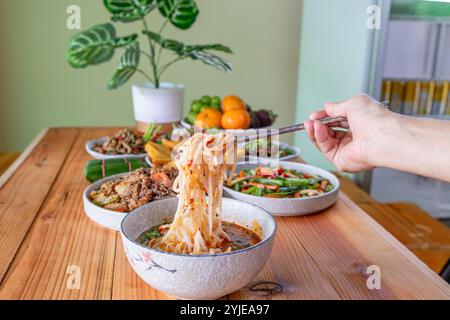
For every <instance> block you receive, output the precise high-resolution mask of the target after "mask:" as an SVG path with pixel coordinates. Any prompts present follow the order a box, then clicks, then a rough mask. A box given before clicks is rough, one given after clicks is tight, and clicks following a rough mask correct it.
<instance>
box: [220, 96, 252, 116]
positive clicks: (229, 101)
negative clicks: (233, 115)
mask: <svg viewBox="0 0 450 320" xmlns="http://www.w3.org/2000/svg"><path fill="white" fill-rule="evenodd" d="M236 109H243V110H246V109H247V105H246V104H245V102H244V100H242V99H241V98H239V97H238V96H226V97H223V99H222V111H223V112H227V111H231V110H236Z"/></svg>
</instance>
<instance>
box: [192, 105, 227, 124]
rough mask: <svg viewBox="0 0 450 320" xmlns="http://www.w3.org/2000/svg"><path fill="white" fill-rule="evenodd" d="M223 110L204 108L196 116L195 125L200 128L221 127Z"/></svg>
mask: <svg viewBox="0 0 450 320" xmlns="http://www.w3.org/2000/svg"><path fill="white" fill-rule="evenodd" d="M221 120H222V112H220V111H219V110H217V109H213V108H205V109H203V110H202V111H201V112H200V113H199V114H198V115H197V118H195V123H194V124H195V126H196V127H197V128H200V129H212V128H220V122H221Z"/></svg>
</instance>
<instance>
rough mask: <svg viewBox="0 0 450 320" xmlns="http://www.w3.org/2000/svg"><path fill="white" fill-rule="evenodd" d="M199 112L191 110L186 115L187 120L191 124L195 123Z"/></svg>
mask: <svg viewBox="0 0 450 320" xmlns="http://www.w3.org/2000/svg"><path fill="white" fill-rule="evenodd" d="M197 115H198V113H197V112H194V111H191V112H189V113H188V115H187V117H186V121H187V122H188V123H190V124H194V122H195V119H196V118H197Z"/></svg>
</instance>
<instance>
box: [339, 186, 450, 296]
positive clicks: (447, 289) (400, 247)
mask: <svg viewBox="0 0 450 320" xmlns="http://www.w3.org/2000/svg"><path fill="white" fill-rule="evenodd" d="M339 197H340V199H341V200H342V202H343V203H344V204H345V205H346V206H348V207H350V208H351V209H352V210H353V212H354V213H356V214H357V215H358V216H359V217H360V218H361V219H363V220H364V221H365V222H366V223H367V224H368V225H369V226H370V227H371V228H372V229H373V230H374V231H375V232H376V233H378V234H379V235H380V236H381V237H383V239H385V240H386V242H387V243H389V244H390V245H391V246H392V247H393V248H394V249H395V250H397V252H398V253H399V254H401V255H403V256H404V257H405V258H406V259H407V260H408V261H409V262H410V263H412V264H413V265H414V266H416V267H417V268H418V269H419V270H420V271H421V272H422V273H423V274H424V275H426V276H427V277H428V278H429V279H430V280H431V281H433V282H434V283H435V284H436V286H437V287H439V288H440V289H441V290H442V291H443V292H444V293H445V294H447V295H448V296H449V298H450V285H449V284H448V283H447V282H446V281H445V280H444V279H442V278H441V277H440V276H439V275H438V274H437V273H436V272H434V271H433V270H431V269H430V268H429V267H428V266H427V265H426V264H425V263H424V262H423V261H422V260H420V259H419V258H418V257H417V256H416V255H415V254H414V253H413V252H412V251H411V250H409V249H408V248H407V247H406V246H405V245H404V244H403V243H401V242H400V241H399V240H398V239H397V238H395V237H394V236H393V235H392V234H391V233H389V232H388V231H387V230H386V229H385V228H384V227H383V226H382V225H380V224H379V223H378V222H377V221H376V220H375V219H373V218H372V217H371V216H370V215H369V214H368V213H367V212H365V211H364V210H363V209H362V208H361V207H359V206H358V205H357V204H356V203H354V202H353V201H352V200H351V199H350V198H349V197H348V196H347V195H345V194H344V193H343V192H342V191H341V192H340V194H339Z"/></svg>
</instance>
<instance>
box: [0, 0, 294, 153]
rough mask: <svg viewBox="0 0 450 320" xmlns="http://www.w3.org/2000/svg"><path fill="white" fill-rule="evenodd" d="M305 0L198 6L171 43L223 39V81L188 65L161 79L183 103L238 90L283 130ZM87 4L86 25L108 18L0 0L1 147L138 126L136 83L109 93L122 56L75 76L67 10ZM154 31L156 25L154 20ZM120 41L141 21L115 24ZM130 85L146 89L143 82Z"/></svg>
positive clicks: (59, 4)
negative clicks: (59, 132)
mask: <svg viewBox="0 0 450 320" xmlns="http://www.w3.org/2000/svg"><path fill="white" fill-rule="evenodd" d="M301 2H302V1H300V0H283V1H279V0H245V1H242V0H199V1H198V4H199V7H200V10H201V13H200V16H199V19H198V21H197V24H196V25H195V26H194V27H193V28H192V29H191V30H189V31H187V32H181V31H178V30H174V29H173V28H167V30H168V31H167V36H168V37H173V38H176V39H180V40H182V41H184V42H187V43H208V42H221V43H224V44H227V45H229V46H230V47H232V49H233V50H234V51H235V54H234V55H233V56H230V60H231V61H232V63H233V65H234V69H235V71H234V72H233V74H232V75H226V74H223V73H221V72H218V71H215V70H213V69H211V68H209V67H207V66H204V65H203V64H201V63H197V62H182V63H181V64H179V65H176V66H175V67H174V68H172V69H171V71H169V72H168V73H167V74H166V77H165V80H168V81H172V82H180V83H184V84H185V85H186V87H187V91H186V105H187V104H188V102H189V101H190V100H192V99H193V98H197V97H199V96H201V95H203V94H219V95H225V94H229V93H236V94H238V95H241V96H242V97H243V98H244V99H246V100H247V102H248V103H249V104H250V105H252V106H255V107H261V108H262V107H271V108H274V110H275V111H276V112H277V113H278V114H279V115H280V118H279V122H278V124H279V125H288V124H291V123H292V121H293V120H294V118H295V103H296V89H297V85H296V83H297V73H298V54H299V53H298V50H299V49H298V48H299V30H300V17H301ZM71 4H77V5H79V6H80V7H81V14H82V28H83V29H84V28H88V27H90V26H92V25H94V24H97V23H100V22H106V21H108V20H109V15H108V13H107V12H106V10H105V9H104V8H103V5H102V1H101V0H39V1H36V0H2V1H0V6H1V7H0V15H1V17H2V19H0V20H1V21H0V27H1V28H0V33H1V38H2V50H1V52H0V54H1V59H0V68H1V71H2V72H1V73H0V84H1V88H0V106H1V108H0V135H1V139H0V150H21V149H23V148H24V147H25V146H26V145H27V144H28V143H29V142H30V141H31V139H32V138H33V137H34V136H35V135H36V134H37V133H38V132H39V131H40V130H41V128H43V127H46V126H108V125H131V124H133V118H132V109H131V93H130V85H127V86H125V87H124V88H122V89H120V90H118V91H113V92H109V91H107V89H106V83H107V81H108V80H109V78H110V76H111V75H112V72H113V69H114V66H115V65H116V64H117V61H118V56H116V57H114V59H113V60H112V61H111V62H109V63H107V64H104V65H100V66H96V67H92V68H88V69H86V70H74V69H72V68H70V67H69V66H68V65H67V63H66V60H65V56H66V50H67V45H68V41H69V38H70V37H71V36H72V35H73V34H75V33H76V31H72V30H68V29H67V28H66V19H67V14H66V8H67V7H68V6H69V5H71ZM149 21H150V25H152V26H155V27H156V26H159V25H160V23H161V19H160V18H159V17H158V16H157V15H153V14H152V15H151V16H150V17H149ZM117 29H118V33H119V35H126V34H128V33H130V32H135V31H140V24H138V23H136V24H128V25H124V24H118V26H117ZM133 81H134V82H142V81H143V79H142V78H141V77H140V76H137V77H136V78H134V80H133Z"/></svg>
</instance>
